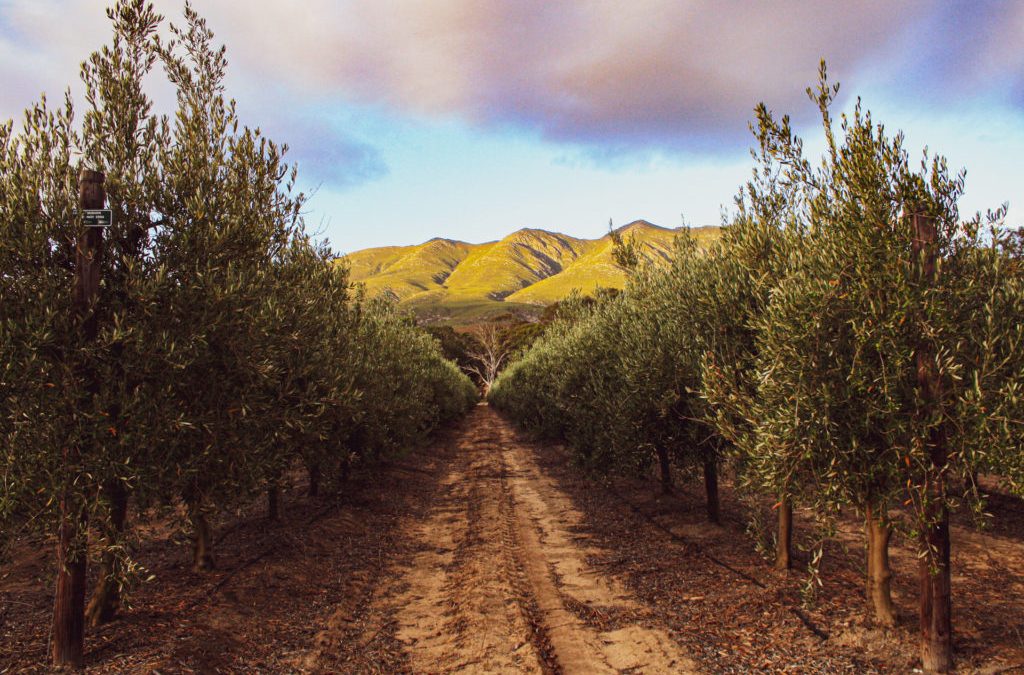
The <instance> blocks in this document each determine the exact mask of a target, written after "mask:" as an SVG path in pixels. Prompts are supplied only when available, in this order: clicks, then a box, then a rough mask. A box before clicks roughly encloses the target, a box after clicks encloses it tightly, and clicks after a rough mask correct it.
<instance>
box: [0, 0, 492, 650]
mask: <svg viewBox="0 0 1024 675" xmlns="http://www.w3.org/2000/svg"><path fill="white" fill-rule="evenodd" d="M108 13H109V15H110V18H111V20H112V23H113V28H114V39H113V41H112V43H111V44H110V45H109V46H108V47H104V48H103V49H102V50H100V51H98V52H96V53H94V54H93V55H92V56H91V57H90V58H89V59H88V60H87V61H86V62H85V63H84V64H83V66H82V80H83V83H84V89H85V105H84V106H83V108H84V111H80V110H79V108H78V107H76V105H75V103H74V102H73V101H72V97H71V95H70V93H69V94H68V95H67V97H66V100H65V102H64V103H63V104H62V105H60V106H57V107H53V106H52V105H51V103H50V102H48V101H46V100H45V99H43V100H42V101H40V102H39V103H38V104H36V105H35V106H33V107H32V108H31V109H29V110H28V111H27V112H26V115H25V118H24V121H23V123H22V125H21V128H20V129H16V128H15V126H14V125H13V123H8V124H6V125H0V307H2V315H0V438H2V443H3V446H2V453H0V481H2V485H0V490H2V492H0V528H2V532H3V535H4V541H0V544H5V543H7V542H8V541H10V540H11V539H13V538H15V537H16V536H19V535H22V534H24V533H26V532H28V531H31V530H43V531H47V532H52V533H57V534H58V539H59V545H58V558H57V562H58V574H57V581H56V583H57V589H56V593H55V597H56V601H55V611H54V626H53V638H52V643H51V644H52V656H53V659H54V664H55V665H72V666H80V665H81V664H82V653H83V652H82V634H83V622H84V620H85V618H86V617H87V619H88V622H90V623H92V624H96V623H100V622H102V621H106V620H108V619H109V618H111V616H113V614H114V613H115V612H116V611H117V609H118V607H119V604H120V601H121V597H120V596H121V591H122V589H124V588H125V587H126V584H129V583H130V582H131V581H132V580H133V579H137V578H138V576H139V574H140V573H142V572H143V570H141V568H140V567H139V565H138V563H137V561H135V560H133V558H132V555H131V551H130V550H129V548H128V547H126V545H125V542H126V540H127V537H126V529H127V528H128V526H129V523H128V521H127V514H128V513H129V504H132V505H133V506H134V510H133V511H131V512H133V513H140V512H142V511H143V510H144V509H147V508H151V507H152V508H157V509H159V508H167V509H168V510H170V509H173V508H174V507H175V506H176V505H178V504H184V506H185V507H186V510H187V513H188V518H189V520H190V523H189V527H188V529H189V530H190V531H191V532H192V533H193V535H194V542H195V546H194V558H195V565H196V567H197V568H207V567H210V566H211V565H212V564H213V551H212V550H211V547H212V542H211V533H210V527H209V525H208V515H209V513H210V512H211V511H215V510H222V509H226V508H231V507H234V506H236V505H239V504H241V503H244V502H245V501H247V500H251V498H252V496H253V495H254V494H256V493H258V492H261V491H264V490H268V491H269V493H270V495H271V504H272V505H273V504H274V497H275V496H276V492H277V489H278V484H279V482H280V481H281V480H282V478H283V477H284V476H285V474H286V472H288V471H289V470H291V469H292V468H293V467H300V466H301V467H305V468H306V469H307V470H308V472H309V477H310V484H311V489H312V490H316V489H317V488H318V486H319V485H320V484H321V483H322V482H323V483H331V482H335V483H337V482H339V481H341V480H342V479H343V478H344V476H345V475H347V472H348V470H349V467H351V466H352V465H353V464H356V463H372V462H373V460H374V459H375V458H379V457H381V456H382V455H385V454H386V453H389V452H393V451H396V450H401V449H403V448H406V447H408V446H409V445H410V444H412V443H414V442H416V441H417V440H418V439H419V438H420V437H422V436H423V435H424V434H426V433H427V432H429V431H430V430H431V429H433V428H434V427H435V426H437V425H438V424H440V423H442V422H444V421H445V420H447V419H450V418H452V417H455V416H457V415H460V414H462V413H464V412H465V411H466V410H467V409H468V407H469V406H471V405H472V404H473V402H474V401H475V400H476V397H477V392H476V389H475V387H474V386H473V385H472V384H471V382H470V381H469V380H468V379H467V378H466V377H465V375H464V374H462V373H461V372H460V371H459V369H458V368H457V367H456V366H455V365H454V364H453V363H451V362H450V361H447V360H445V359H444V358H443V357H442V356H441V353H440V349H439V347H438V345H437V342H436V340H434V339H433V338H431V337H430V336H428V335H426V334H425V333H424V332H422V331H420V330H419V329H418V328H416V327H415V325H413V323H411V322H410V321H409V320H408V319H405V318H403V317H401V316H400V315H398V314H396V313H395V312H394V311H393V309H392V308H391V307H390V306H389V305H387V304H385V303H378V302H372V301H366V300H364V299H363V298H362V297H358V296H357V295H355V294H354V293H353V287H352V285H351V284H350V283H349V281H348V276H347V272H346V269H345V268H344V267H343V266H339V265H337V264H335V261H334V258H335V256H334V254H333V253H332V252H331V251H330V250H329V249H328V248H326V247H325V246H323V245H319V244H316V243H314V242H313V241H312V240H311V239H310V237H309V236H308V235H307V234H306V232H305V230H304V225H303V220H302V207H303V204H304V201H305V198H304V196H303V195H302V194H299V193H297V192H296V191H295V189H294V181H295V175H296V174H295V170H294V168H293V167H289V166H288V165H286V164H285V162H284V152H285V148H283V147H280V146H278V145H276V144H275V143H273V142H272V141H270V140H268V139H267V138H265V137H264V136H263V135H262V134H261V132H260V131H259V130H258V129H255V130H254V129H250V128H247V127H244V126H242V125H240V124H239V120H238V116H237V114H236V111H235V106H234V103H233V102H232V101H230V100H229V99H227V98H226V97H225V94H224V75H225V67H226V63H227V62H226V59H225V53H224V50H223V48H216V47H215V46H214V45H213V42H212V40H213V36H212V34H211V32H210V31H209V29H208V28H207V27H206V24H205V22H204V21H203V19H202V18H201V17H199V16H198V15H197V14H196V13H195V12H194V11H193V10H191V9H190V8H186V13H185V22H184V26H183V27H180V28H174V29H173V31H172V35H173V39H172V40H161V39H160V38H159V37H158V28H159V26H160V25H161V22H162V17H160V16H158V15H157V14H156V13H155V12H154V11H153V9H152V7H151V6H149V5H147V4H145V3H143V2H141V1H135V0H123V1H121V2H119V3H118V4H117V5H116V6H115V7H114V8H113V9H112V10H109V12H108ZM161 74H162V75H163V76H164V77H165V78H166V80H167V81H168V82H169V83H170V85H171V86H173V87H174V89H175V90H176V91H177V109H176V112H175V114H174V115H173V117H168V116H162V115H157V114H155V113H154V112H153V104H152V102H151V100H150V98H149V97H148V95H147V94H146V90H145V88H144V84H145V82H147V81H149V80H150V79H152V78H156V77H158V76H159V75H161ZM78 115H81V117H80V118H79V117H78ZM80 168H87V169H90V170H92V173H90V172H84V173H83V174H82V175H83V176H84V177H90V176H93V177H95V176H97V175H99V174H97V173H95V172H100V173H102V174H104V175H105V183H104V187H105V191H106V202H107V204H106V205H107V207H108V208H110V209H111V210H112V212H113V225H112V226H111V227H110V228H109V229H107V231H106V232H105V233H104V235H103V237H102V239H103V240H104V241H103V242H102V244H101V245H96V242H97V241H98V238H97V237H96V235H95V234H92V235H85V234H83V228H82V226H81V225H80V222H81V214H80V204H79V201H80V200H79V187H80V186H79V169H80ZM101 205H102V204H101ZM89 237H92V239H91V240H90V239H89ZM90 241H91V242H92V244H90ZM83 265H91V266H92V268H98V287H97V289H96V292H95V293H94V294H93V295H91V296H83V295H82V294H81V293H80V290H81V288H80V285H79V286H76V292H75V293H73V292H72V286H73V279H74V278H75V276H76V274H77V275H79V276H80V275H81V270H82V266H83ZM90 559H93V560H98V561H100V573H99V575H98V585H97V586H96V588H95V589H94V591H93V593H92V596H91V600H90V602H89V605H88V608H87V609H86V608H85V607H84V606H83V605H84V599H85V595H86V593H85V588H84V584H85V572H86V563H87V561H88V560H90Z"/></svg>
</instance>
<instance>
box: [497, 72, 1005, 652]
mask: <svg viewBox="0 0 1024 675" xmlns="http://www.w3.org/2000/svg"><path fill="white" fill-rule="evenodd" d="M837 92H838V85H830V84H829V83H828V81H827V77H826V73H825V68H824V64H822V72H821V81H820V84H819V86H818V87H817V88H815V89H809V90H808V94H809V95H810V97H811V99H812V101H814V103H815V104H816V105H817V106H818V108H819V111H820V113H821V119H822V122H823V129H824V133H825V137H826V141H827V147H826V152H825V155H824V157H823V158H822V159H821V160H820V161H811V160H810V159H808V158H807V157H806V156H805V154H804V150H803V144H802V142H801V140H800V139H799V138H798V137H796V136H795V135H794V133H793V130H792V128H791V126H790V122H789V119H788V118H787V117H782V118H781V119H778V118H776V117H775V116H774V115H773V114H772V113H771V112H769V111H768V110H767V109H766V108H765V107H764V106H759V107H758V108H757V109H756V116H757V125H756V127H755V128H754V129H755V135H756V137H757V148H756V150H755V153H754V156H755V159H756V165H755V168H754V171H753V178H752V180H751V181H750V182H749V183H748V184H747V185H746V186H745V187H744V188H743V190H741V192H740V194H739V195H738V197H737V200H736V204H737V209H736V212H735V215H734V217H733V218H732V221H731V223H730V224H729V225H727V226H726V227H724V229H723V234H722V238H721V240H720V241H719V242H718V243H717V244H715V245H713V246H712V247H711V248H710V249H709V250H707V251H701V250H699V249H698V248H697V246H696V245H695V243H694V242H693V241H692V240H691V239H690V238H689V237H688V236H687V235H686V234H685V233H684V234H683V235H682V236H681V238H680V241H679V242H678V244H677V250H676V257H675V260H674V263H673V264H672V266H671V268H670V269H667V270H665V271H657V270H651V269H640V270H637V271H635V273H634V274H633V275H632V279H631V281H630V283H629V285H628V287H627V288H626V290H625V291H624V292H623V293H622V294H621V295H619V296H617V297H613V298H609V299H606V300H604V301H602V302H598V303H596V304H590V305H588V304H585V303H582V302H579V303H576V305H575V306H572V303H567V306H566V307H563V317H562V320H561V321H559V322H557V323H555V324H554V325H553V326H552V327H550V328H549V329H548V331H547V333H546V334H545V335H544V336H543V337H542V338H541V339H540V340H539V341H538V343H537V344H536V345H535V346H534V347H533V349H532V350H530V351H529V352H527V353H526V354H525V356H524V357H523V358H522V359H520V360H519V361H517V362H514V363H512V364H511V365H510V366H509V367H508V369H507V370H506V371H505V372H504V373H503V374H502V376H501V377H500V378H499V379H498V381H497V383H496V384H495V387H494V389H493V390H492V392H491V395H490V400H491V401H492V402H493V403H494V404H495V405H496V406H499V407H500V408H501V409H503V410H504V411H506V412H507V413H508V414H510V415H511V416H512V417H513V418H515V419H517V420H518V421H520V422H521V423H522V424H524V425H525V426H527V427H529V428H531V429H534V430H536V431H537V432H539V433H541V434H544V435H548V436H553V437H560V438H564V439H565V440H567V441H568V443H569V444H570V445H571V447H573V448H574V449H575V451H576V453H577V454H578V456H579V457H580V459H581V460H582V461H583V462H585V463H586V464H588V465H591V466H593V467H595V468H599V469H602V470H608V471H624V470H636V469H638V468H641V469H642V468H644V467H647V466H650V465H654V464H655V463H657V464H658V465H659V466H660V470H661V476H662V483H663V488H664V489H666V490H669V489H671V470H670V469H671V467H672V466H675V467H677V468H678V469H682V470H684V471H685V470H690V472H692V473H695V474H697V475H703V479H704V483H705V486H706V491H707V503H708V517H709V519H710V520H712V521H715V520H717V519H718V490H717V477H718V474H719V472H720V470H721V468H722V467H723V465H728V467H729V468H730V470H731V471H732V472H733V473H734V475H735V476H736V486H737V488H738V489H740V490H741V491H742V492H746V493H748V494H750V493H753V494H763V495H765V496H766V497H768V498H770V499H771V500H772V502H773V503H775V505H776V510H777V512H778V514H779V530H778V536H777V537H776V541H777V542H778V551H777V555H776V562H777V564H778V566H779V567H782V568H785V567H788V566H789V565H790V555H789V548H790V542H791V527H792V506H793V504H794V503H796V504H800V505H803V506H806V507H810V508H813V509H815V510H816V512H818V513H820V514H822V515H824V516H826V517H827V516H829V515H830V514H835V513H836V512H837V511H838V510H839V509H840V508H852V509H855V510H856V512H857V513H859V514H860V515H861V516H862V517H863V518H864V522H865V531H866V541H867V550H868V561H869V564H868V572H867V575H868V579H867V589H868V593H867V595H868V600H869V606H870V607H871V611H872V613H873V616H874V618H875V620H876V621H877V622H878V623H880V624H881V625H892V624H893V623H894V622H895V619H896V617H895V611H894V608H893V604H892V600H891V597H890V592H889V581H890V576H891V574H890V570H889V563H888V546H889V540H890V536H891V533H892V531H893V529H894V528H895V527H897V526H900V527H902V528H904V529H905V531H906V533H907V534H908V536H910V537H912V538H913V539H914V541H916V542H917V548H918V552H919V555H920V560H921V567H920V570H919V574H920V578H921V584H922V586H921V588H922V591H921V604H920V619H921V630H922V642H921V658H922V663H923V666H924V668H925V669H926V670H929V671H946V670H949V669H950V668H951V667H952V652H951V641H950V636H951V622H950V603H951V599H950V588H949V578H950V576H949V547H950V544H949V516H948V514H949V511H950V510H954V509H963V508H968V507H974V508H980V505H981V503H982V495H981V494H980V493H979V491H978V486H977V475H978V472H979V471H985V472H995V473H998V474H1000V475H1002V476H1003V477H1004V478H1005V479H1006V481H1007V482H1008V484H1009V485H1010V486H1011V487H1012V489H1014V490H1015V491H1017V492H1018V493H1022V492H1024V471H1022V468H1024V467H1022V465H1024V451H1022V448H1024V443H1022V441H1024V422H1022V420H1024V414H1022V413H1024V397H1022V395H1021V387H1022V385H1024V351H1022V349H1021V347H1022V346H1024V325H1022V323H1021V321H1020V317H1021V316H1024V278H1022V276H1021V267H1020V247H1019V235H1016V234H1014V233H1013V232H1010V231H1008V230H1007V228H1005V227H1004V226H1003V221H1004V217H1005V209H1000V210H998V211H996V212H993V213H990V214H988V216H987V217H986V218H984V219H983V218H982V217H981V216H980V215H978V216H975V217H974V218H971V219H967V220H964V219H962V218H961V217H960V213H959V212H958V209H957V202H958V199H959V197H960V196H961V194H962V192H963V188H964V175H963V174H962V173H961V174H955V175H954V174H951V173H950V172H949V170H948V168H947V165H946V162H945V160H944V159H942V158H941V157H935V158H929V157H928V156H927V155H925V157H924V159H923V160H922V161H921V162H920V164H919V165H915V164H914V163H912V161H911V159H910V156H909V155H908V152H907V150H906V149H905V147H904V144H903V137H902V135H901V134H896V135H895V136H890V135H888V134H887V133H886V131H885V129H884V127H883V126H882V125H880V124H877V123H876V122H875V121H874V120H873V119H872V117H871V115H870V113H869V112H866V111H865V110H864V109H863V108H862V107H861V105H860V103H859V101H858V103H857V105H856V108H855V109H854V111H853V112H852V114H851V115H849V116H847V115H843V116H842V117H841V118H840V119H839V120H834V119H833V116H832V109H833V102H834V99H835V96H836V94H837ZM623 257H624V258H626V257H628V256H623Z"/></svg>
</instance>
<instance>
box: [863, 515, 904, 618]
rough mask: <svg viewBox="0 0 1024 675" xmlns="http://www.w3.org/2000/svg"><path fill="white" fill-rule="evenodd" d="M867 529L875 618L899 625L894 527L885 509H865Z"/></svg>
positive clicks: (870, 596) (869, 591) (870, 598)
mask: <svg viewBox="0 0 1024 675" xmlns="http://www.w3.org/2000/svg"><path fill="white" fill-rule="evenodd" d="M865 511H866V513H865V519H864V531H865V534H866V535H867V562H868V578H867V597H868V601H869V602H870V603H871V607H872V609H873V610H874V617H875V621H876V622H877V623H879V624H881V625H882V626H887V627H891V626H895V625H896V607H895V606H894V605H893V603H892V570H891V569H890V567H889V540H890V539H891V538H892V528H891V527H890V526H889V523H888V522H886V520H885V510H884V509H883V508H877V507H872V506H870V505H869V506H868V507H867V508H866V509H865Z"/></svg>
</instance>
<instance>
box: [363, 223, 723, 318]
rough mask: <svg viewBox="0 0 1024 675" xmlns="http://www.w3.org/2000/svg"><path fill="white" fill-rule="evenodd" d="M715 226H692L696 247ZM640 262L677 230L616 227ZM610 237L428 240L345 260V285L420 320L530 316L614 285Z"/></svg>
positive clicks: (538, 233) (662, 259) (530, 232)
mask: <svg viewBox="0 0 1024 675" xmlns="http://www.w3.org/2000/svg"><path fill="white" fill-rule="evenodd" d="M718 230H719V228H717V227H704V228H694V229H692V230H690V232H691V234H692V235H693V236H694V237H696V238H697V240H698V243H701V244H706V243H707V242H708V241H711V240H712V239H715V238H717V236H718ZM619 232H620V233H621V234H622V235H623V237H625V238H630V239H632V240H633V241H634V242H635V243H636V244H638V246H639V249H640V253H641V255H642V256H643V257H644V259H645V260H647V261H648V262H651V263H653V264H665V263H667V262H668V260H669V259H670V258H671V255H672V247H673V242H674V239H675V237H676V235H677V234H678V233H679V230H670V229H666V228H663V227H658V226H657V225H652V224H651V223H648V222H647V221H643V220H639V221H635V222H633V223H630V224H629V225H626V226H625V227H623V228H621V229H620V230H619ZM613 247H614V243H613V240H612V237H611V236H610V235H606V236H604V237H601V238H600V239H595V240H588V239H578V238H576V237H570V236H567V235H564V234H558V233H555V232H547V231H544V230H536V229H522V230H519V231H517V232H513V233H512V234H510V235H508V236H507V237H505V238H504V239H501V240H500V241H495V242H488V243H485V244H467V243H465V242H460V241H452V240H450V239H431V240H430V241H428V242H425V243H423V244H418V245H415V246H388V247H382V248H372V249H365V250H363V251H356V252H355V253H352V254H350V255H348V256H346V260H347V263H348V265H349V268H350V271H351V272H350V273H351V278H352V280H353V281H356V282H360V283H363V284H365V285H366V289H367V292H368V293H369V294H370V295H380V294H389V295H392V296H394V297H395V298H397V299H398V300H399V301H400V302H401V304H402V305H403V306H406V307H408V308H409V309H411V310H413V311H414V312H415V313H416V314H417V315H418V316H420V317H421V318H422V319H425V320H435V321H453V322H460V321H475V320H480V319H484V318H487V317H488V316H494V315H497V314H501V313H504V312H508V311H513V310H522V311H527V312H536V311H537V308H539V307H543V306H546V305H549V304H552V303H554V302H557V301H559V300H562V299H563V298H565V297H566V296H568V295H569V294H570V293H571V292H573V291H574V290H579V291H581V292H582V293H584V294H591V293H593V292H594V291H595V289H597V288H599V287H601V288H622V286H623V285H624V284H625V280H626V273H625V271H624V270H623V269H622V268H621V267H619V266H618V265H617V264H616V263H615V258H614V256H613V253H612V251H613Z"/></svg>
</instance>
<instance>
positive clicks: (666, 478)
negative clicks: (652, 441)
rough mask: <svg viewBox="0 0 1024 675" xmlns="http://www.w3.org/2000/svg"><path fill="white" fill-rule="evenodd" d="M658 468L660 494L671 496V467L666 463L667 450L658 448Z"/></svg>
mask: <svg viewBox="0 0 1024 675" xmlns="http://www.w3.org/2000/svg"><path fill="white" fill-rule="evenodd" d="M657 452H658V467H659V469H660V470H661V494H663V495H670V494H672V466H671V464H670V463H669V461H668V450H667V449H665V448H664V447H661V446H658V448H657Z"/></svg>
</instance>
